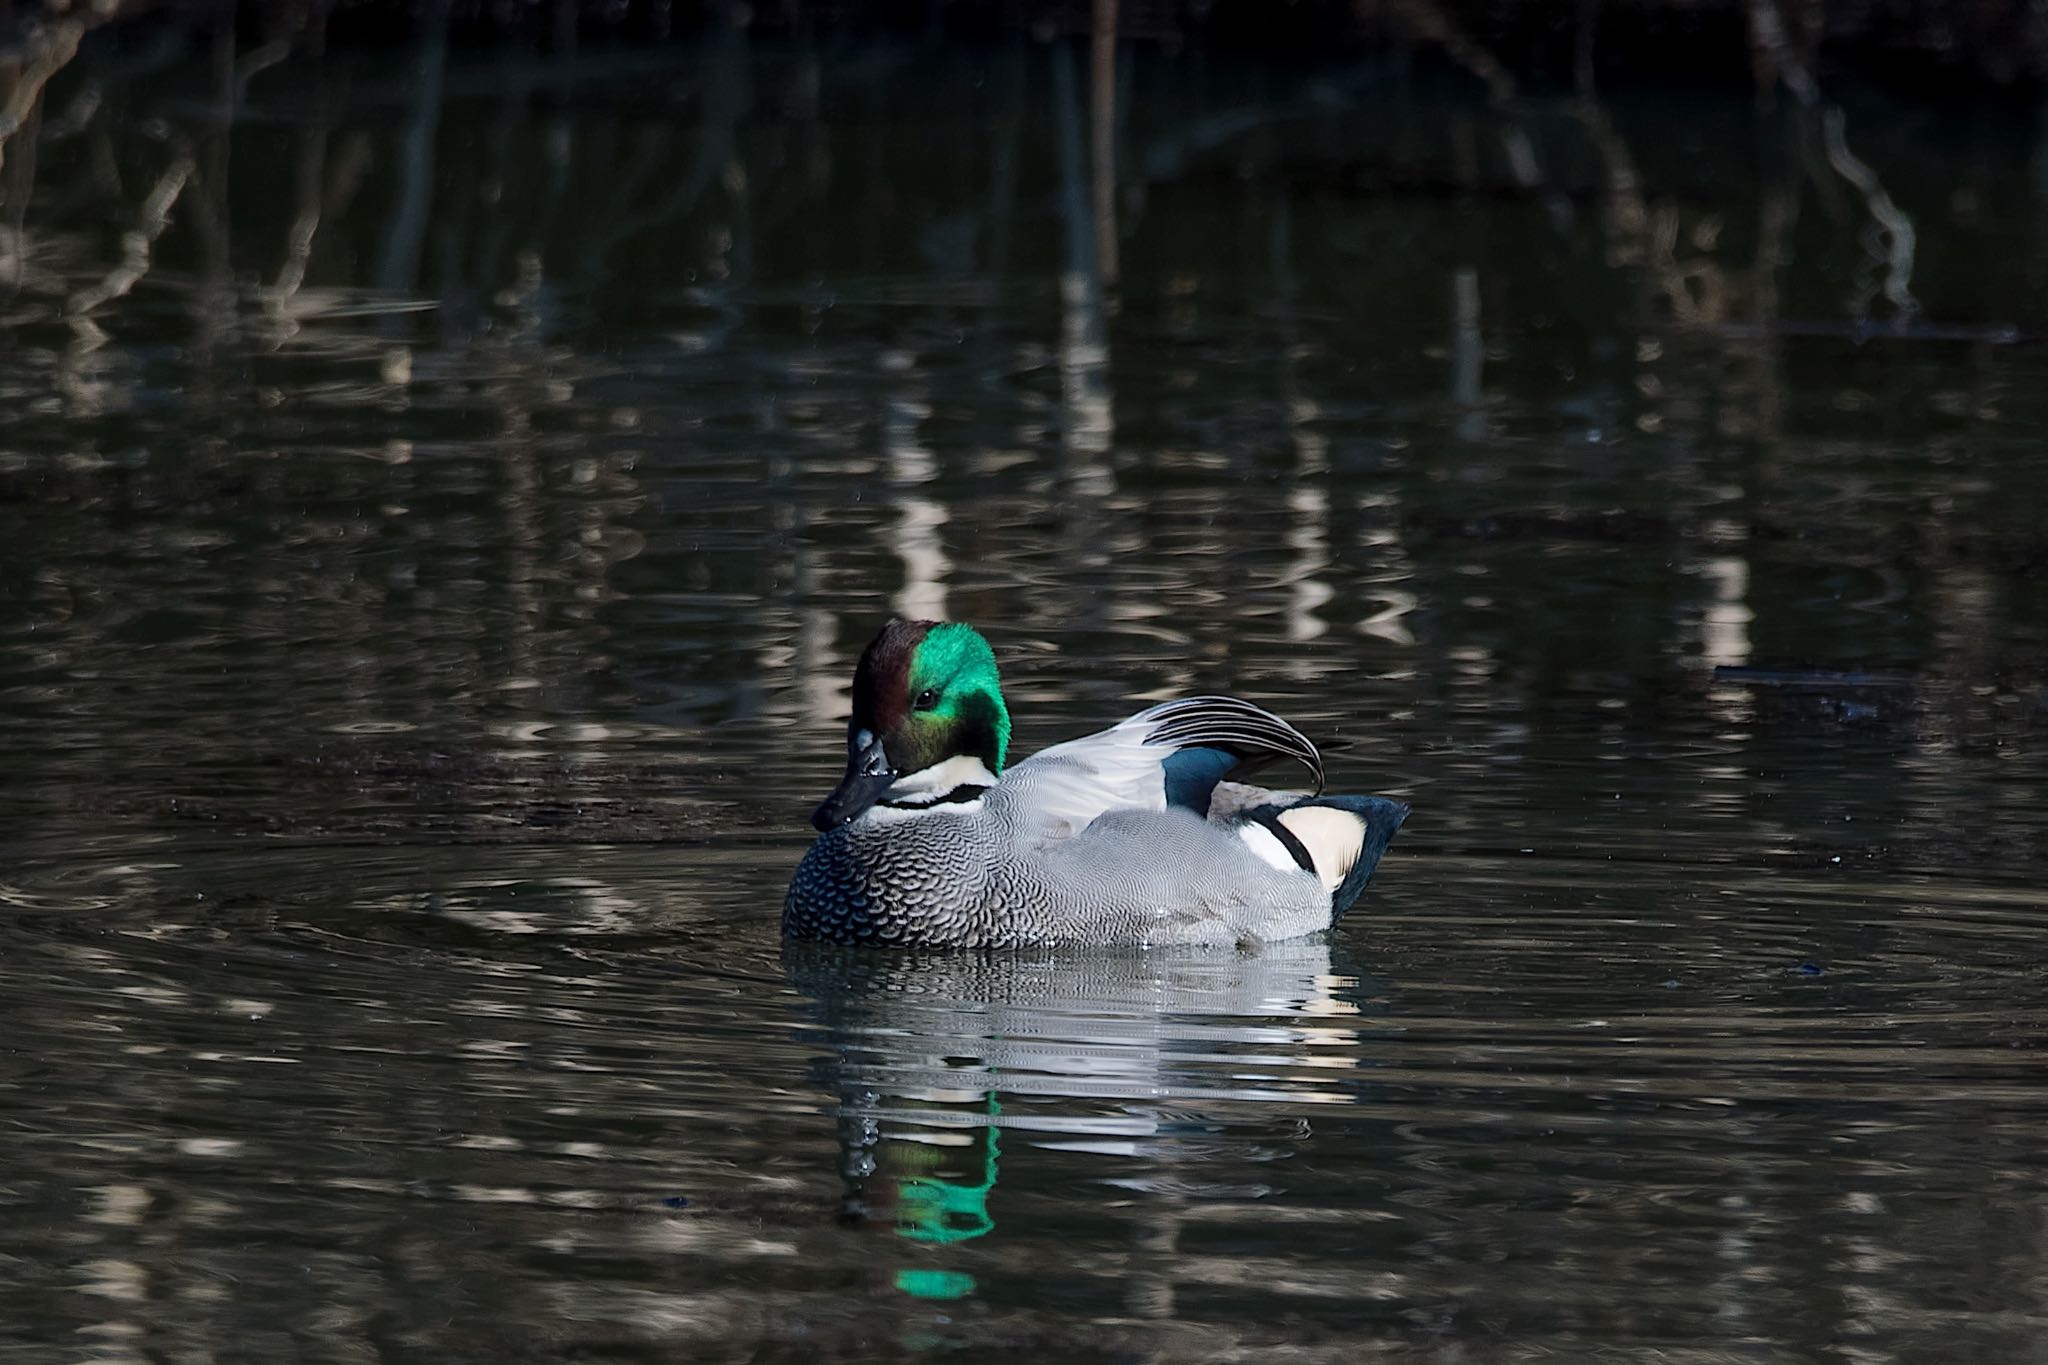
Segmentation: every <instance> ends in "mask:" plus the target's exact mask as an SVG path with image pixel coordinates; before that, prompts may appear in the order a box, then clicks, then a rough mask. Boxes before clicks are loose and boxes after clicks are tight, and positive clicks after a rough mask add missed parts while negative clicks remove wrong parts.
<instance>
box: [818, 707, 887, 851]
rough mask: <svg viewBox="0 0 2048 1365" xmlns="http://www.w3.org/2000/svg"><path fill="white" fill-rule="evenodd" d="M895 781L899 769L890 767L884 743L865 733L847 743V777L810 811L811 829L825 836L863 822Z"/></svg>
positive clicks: (840, 780)
mask: <svg viewBox="0 0 2048 1365" xmlns="http://www.w3.org/2000/svg"><path fill="white" fill-rule="evenodd" d="M895 780H896V770H895V769H894V768H892V767H890V766H889V753H888V751H887V750H886V749H884V748H883V747H882V741H881V740H880V739H879V738H877V737H876V736H874V735H870V734H868V733H867V732H865V731H862V732H861V733H860V734H857V735H855V736H854V737H853V739H852V740H851V741H850V742H849V743H848V744H847V754H846V776H845V777H842V778H841V779H839V785H838V786H837V787H835V788H833V790H832V794H831V795H830V796H828V797H826V798H825V799H824V801H823V802H821V803H820V804H819V806H818V808H817V809H816V810H814V811H812V812H811V824H812V826H813V827H814V828H816V829H817V831H818V832H819V833H820V834H823V833H825V832H827V831H829V830H835V829H838V828H839V827H840V826H841V825H844V824H850V823H852V822H853V821H855V820H858V819H860V817H861V816H862V815H863V814H865V813H866V811H867V809H868V807H870V806H872V805H874V804H875V802H877V801H879V800H881V799H882V793H883V792H886V791H888V790H889V786H890V784H891V783H893V782H895Z"/></svg>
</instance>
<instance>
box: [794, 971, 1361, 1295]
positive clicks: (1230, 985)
mask: <svg viewBox="0 0 2048 1365" xmlns="http://www.w3.org/2000/svg"><path fill="white" fill-rule="evenodd" d="M785 963H786V966H787V968H788V971H789V974H790V978H791V982H792V984H793V985H794V986H795V988H796V989H797V990H798V991H799V992H801V993H802V994H803V995H805V996H807V997H809V998H810V1000H811V1001H812V1002H813V1003H814V1008H815V1010H816V1017H817V1019H818V1021H819V1023H820V1024H821V1025H822V1027H823V1028H824V1030H825V1034H826V1036H827V1038H828V1039H829V1041H830V1044H831V1053H830V1055H829V1056H827V1057H825V1058H823V1059H821V1061H820V1062H819V1064H818V1071H817V1072H816V1080H817V1083H818V1084H819V1085H820V1086H821V1087H823V1088H825V1089H828V1090H830V1091H832V1092H834V1093H836V1094H837V1096H838V1102H839V1143H840V1162H841V1173H842V1176H843V1178H844V1179H845V1182H846V1193H845V1198H844V1201H843V1204H842V1213H841V1216H842V1219H843V1221H845V1222H846V1223H848V1224H849V1225H855V1226H865V1225H871V1224H880V1223H887V1224H889V1225H891V1226H893V1228H894V1230H895V1233H896V1235H897V1236H898V1237H901V1238H902V1239H904V1240H905V1241H906V1242H909V1243H916V1244H921V1245H922V1246H923V1247H925V1248H926V1249H927V1250H926V1251H925V1253H924V1254H923V1255H921V1256H920V1255H919V1254H918V1253H915V1252H912V1251H911V1250H910V1248H909V1247H906V1248H905V1252H906V1254H907V1259H906V1261H905V1263H904V1264H902V1265H900V1266H899V1267H897V1268H896V1271H895V1277H894V1283H895V1285H896V1287H897V1288H898V1289H901V1290H903V1291H904V1292H906V1293H910V1294H914V1295H918V1296H920V1297H933V1298H954V1297H959V1296H961V1295H964V1294H968V1293H971V1292H973V1290H974V1288H975V1281H974V1278H973V1276H972V1274H971V1272H969V1271H967V1270H965V1269H962V1268H961V1260H962V1258H963V1257H966V1258H967V1260H966V1263H967V1264H972V1257H971V1253H969V1252H967V1251H966V1250H965V1248H964V1246H963V1244H967V1243H972V1242H975V1241H976V1240H977V1239H980V1238H984V1237H987V1236H989V1235H990V1234H991V1233H993V1232H995V1230H996V1229H997V1227H998V1224H999V1222H1000V1220H1001V1216H1002V1213H1001V1209H1002V1201H1001V1199H1000V1198H999V1197H998V1183H999V1180H1000V1177H1001V1174H1002V1169H1003V1160H1004V1158H1005V1156H1007V1157H1008V1159H1009V1163H1010V1171H1011V1175H1012V1182H1013V1190H1014V1188H1015V1184H1016V1182H1017V1181H1018V1180H1019V1179H1020V1178H1022V1179H1023V1180H1025V1181H1027V1182H1028V1181H1029V1179H1030V1177H1029V1176H1028V1175H1021V1173H1020V1170H1019V1164H1020V1163H1023V1166H1022V1170H1023V1171H1024V1172H1028V1171H1030V1170H1031V1164H1032V1163H1031V1153H1032V1152H1034V1151H1059V1152H1088V1153H1096V1154H1099V1155H1101V1156H1104V1157H1108V1158H1118V1159H1121V1162H1128V1163H1129V1164H1128V1165H1123V1164H1121V1163H1120V1164H1119V1165H1116V1166H1111V1165H1105V1167H1104V1168H1103V1170H1102V1172H1101V1175H1100V1177H1099V1178H1100V1179H1101V1181H1102V1182H1103V1183H1106V1184H1110V1185H1114V1186H1116V1187H1117V1188H1119V1189H1122V1190H1127V1191H1135V1192H1137V1193H1139V1194H1140V1195H1141V1196H1145V1197H1147V1198H1149V1199H1151V1200H1153V1201H1154V1202H1155V1203H1156V1206H1157V1216H1156V1217H1154V1218H1148V1219H1146V1220H1144V1221H1146V1222H1147V1224H1148V1226H1149V1225H1151V1224H1155V1223H1159V1222H1162V1221H1164V1222H1167V1223H1173V1222H1175V1221H1176V1220H1177V1217H1178V1215H1177V1213H1176V1209H1178V1208H1179V1207H1181V1206H1182V1205H1184V1204H1185V1202H1186V1201H1187V1199H1188V1198H1190V1197H1191V1195H1192V1197H1200V1196H1201V1195H1202V1194H1205V1193H1207V1194H1213V1195H1216V1196H1218V1197H1256V1196H1257V1195H1259V1194H1261V1193H1264V1187H1263V1186H1262V1185H1255V1182H1248V1181H1247V1175H1248V1174H1249V1173H1250V1171H1251V1170H1253V1169H1255V1167H1256V1164H1257V1163H1260V1162H1263V1161H1267V1160H1272V1159H1274V1158H1276V1157H1281V1156H1286V1155H1289V1154H1291V1153H1292V1151H1293V1150H1295V1147H1296V1144H1297V1143H1298V1142H1299V1141H1300V1139H1301V1138H1302V1137H1303V1136H1305V1135H1306V1134H1307V1133H1308V1132H1309V1122H1308V1119H1309V1115H1310V1114H1311V1113H1312V1112H1313V1110H1314V1109H1315V1108H1316V1107H1318V1106H1323V1105H1329V1104H1349V1103H1352V1102H1353V1101H1354V1100H1355V1094H1354V1092H1353V1091H1352V1089H1351V1088H1350V1087H1349V1086H1346V1085H1338V1084H1333V1083H1332V1082H1333V1080H1335V1079H1337V1078H1336V1077H1334V1076H1333V1075H1332V1074H1331V1073H1332V1070H1333V1069H1335V1070H1341V1071H1342V1072H1343V1073H1348V1072H1350V1071H1351V1070H1352V1069H1353V1068H1355V1066H1356V1064H1357V1046H1358V1036H1359V1031H1358V1028H1357V1027H1356V1022H1357V1020H1358V1018H1359V1016H1360V1015H1361V1013H1362V1007H1361V1004H1360V1001H1361V1000H1363V999H1365V998H1366V997H1367V996H1368V994H1369V986H1368V984H1367V983H1365V982H1362V981H1361V980H1360V978H1359V977H1358V976H1357V975H1356V974H1355V973H1353V972H1352V971H1351V970H1350V969H1349V967H1350V964H1349V962H1348V960H1346V959H1344V958H1343V957H1342V956H1341V949H1338V948H1333V947H1332V946H1331V945H1330V944H1328V943H1326V942H1324V941H1321V940H1316V939H1308V940H1297V941H1294V942H1289V943H1280V944H1269V945H1267V946H1265V947H1264V948H1263V949H1261V950H1260V951H1257V952H1253V953H1244V954H1216V953H1210V952H1200V951H1196V950H1188V951H1185V952H1178V953H1177V952H1161V951H1157V950H1155V951H1152V952H1149V953H1147V952H1139V951H1118V950H1068V951H1048V952H1043V953H1024V954H981V953H934V954H909V955H905V954H900V953H886V952H877V951H874V950H870V949H858V948H843V947H834V946H828V945H808V944H792V945H789V946H788V947H787V948H786V950H785ZM1162 1166H1166V1167H1170V1168H1172V1169H1171V1171H1170V1173H1162V1171H1161V1169H1160V1168H1161V1167H1162ZM1205 1166H1206V1167H1209V1168H1210V1169H1209V1170H1208V1171H1207V1172H1205V1171H1204V1170H1202V1169H1200V1168H1201V1167H1205ZM1254 1186H1255V1187H1254ZM949 1262H950V1263H949Z"/></svg>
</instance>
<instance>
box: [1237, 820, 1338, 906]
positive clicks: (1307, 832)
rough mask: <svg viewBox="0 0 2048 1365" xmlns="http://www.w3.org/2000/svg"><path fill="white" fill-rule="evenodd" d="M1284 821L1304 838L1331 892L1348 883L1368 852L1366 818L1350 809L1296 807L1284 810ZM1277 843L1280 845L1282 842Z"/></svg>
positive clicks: (1310, 855) (1303, 842)
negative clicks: (1353, 870) (1359, 858)
mask: <svg viewBox="0 0 2048 1365" xmlns="http://www.w3.org/2000/svg"><path fill="white" fill-rule="evenodd" d="M1280 823H1281V824H1283V825H1285V826H1287V832H1288V833H1289V834H1292V835H1293V836H1294V837H1295V838H1297V839H1299V840H1301V846H1302V847H1303V848H1305V849H1307V850H1308V856H1309V857H1310V858H1312V859H1314V860H1315V865H1316V876H1318V877H1320V878H1321V879H1322V883H1323V885H1324V886H1325V887H1327V888H1328V889H1330V890H1331V891H1335V890H1336V889H1337V888H1338V887H1340V886H1342V885H1343V884H1344V878H1345V877H1347V876H1349V875H1350V873H1351V869H1352V868H1354V867H1356V866H1358V855H1359V854H1361V853H1363V852H1364V851H1365V821H1363V820H1361V819H1359V818H1358V817H1357V816H1356V815H1353V814H1352V813H1351V812H1349V811H1343V810H1336V809H1334V808H1332V807H1330V806H1295V807H1292V808H1291V809H1288V810H1283V811H1281V812H1280ZM1247 842H1249V841H1247ZM1273 842H1274V843H1275V844H1276V845H1277V844H1278V843H1279V842H1280V841H1279V840H1278V839H1275V840H1273ZM1288 861H1289V862H1292V861H1293V859H1291V858H1290V859H1288Z"/></svg>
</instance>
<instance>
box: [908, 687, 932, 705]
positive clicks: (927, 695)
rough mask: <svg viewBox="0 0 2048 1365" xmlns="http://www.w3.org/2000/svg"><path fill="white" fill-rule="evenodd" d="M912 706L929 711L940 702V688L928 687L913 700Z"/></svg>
mask: <svg viewBox="0 0 2048 1365" xmlns="http://www.w3.org/2000/svg"><path fill="white" fill-rule="evenodd" d="M910 704H911V706H912V707H914V708H915V709H917V710H919V711H929V710H931V709H932V708H933V707H934V706H937V705H938V704H939V689H938V688H936V687H927V688H926V689H925V690H924V691H922V692H920V693H918V694H917V696H916V697H914V698H913V699H912V700H911V703H910Z"/></svg>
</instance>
